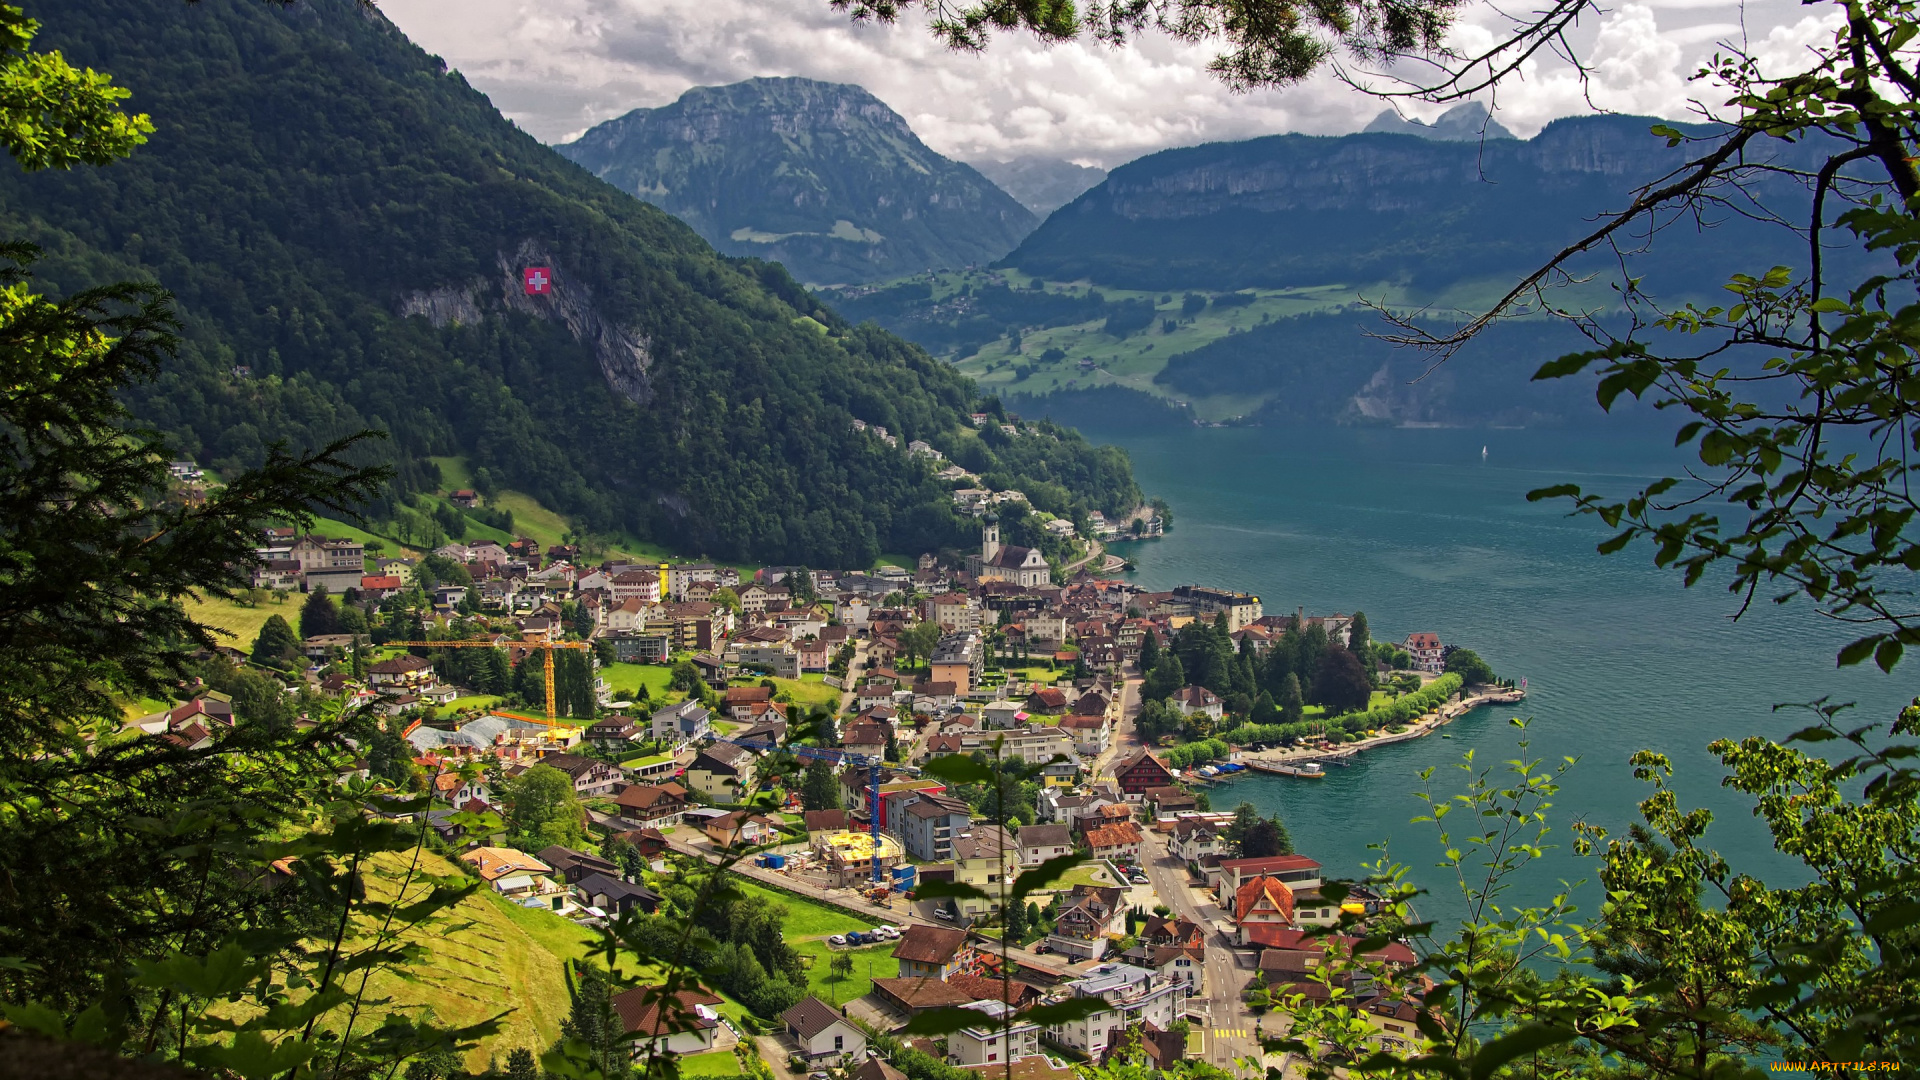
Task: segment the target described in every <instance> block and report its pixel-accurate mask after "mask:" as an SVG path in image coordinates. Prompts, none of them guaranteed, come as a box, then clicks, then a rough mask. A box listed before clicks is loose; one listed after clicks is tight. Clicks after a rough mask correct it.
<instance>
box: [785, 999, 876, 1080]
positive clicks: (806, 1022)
mask: <svg viewBox="0 0 1920 1080" xmlns="http://www.w3.org/2000/svg"><path fill="white" fill-rule="evenodd" d="M780 1020H781V1022H782V1023H783V1024H785V1025H786V1029H787V1036H788V1037H789V1038H791V1039H792V1040H793V1043H794V1046H796V1047H797V1048H798V1049H799V1053H800V1056H801V1057H803V1058H805V1059H806V1061H807V1066H808V1068H819V1067H821V1066H824V1065H842V1064H858V1063H859V1062H862V1061H865V1060H866V1057H867V1035H866V1033H865V1032H863V1031H861V1030H860V1029H859V1028H857V1027H855V1026H854V1025H853V1024H852V1023H851V1022H849V1021H848V1020H847V1019H846V1018H845V1017H843V1016H841V1015H840V1012H839V1010H838V1009H835V1008H834V1007H833V1006H831V1005H829V1004H827V1003H826V1002H824V1001H821V1000H820V999H819V998H817V997H807V998H804V999H802V1000H801V1002H800V1004H798V1005H795V1006H794V1007H793V1008H791V1009H788V1010H787V1011H786V1012H784V1013H781V1014H780Z"/></svg>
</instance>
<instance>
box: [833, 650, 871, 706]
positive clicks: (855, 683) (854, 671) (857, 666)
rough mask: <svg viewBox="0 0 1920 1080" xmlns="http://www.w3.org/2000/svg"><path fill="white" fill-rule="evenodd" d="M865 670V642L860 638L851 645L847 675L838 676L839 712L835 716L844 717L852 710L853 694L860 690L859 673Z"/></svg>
mask: <svg viewBox="0 0 1920 1080" xmlns="http://www.w3.org/2000/svg"><path fill="white" fill-rule="evenodd" d="M866 669H867V641H866V639H865V638H861V639H859V640H858V641H855V642H854V643H853V659H852V660H849V661H848V662H847V673H846V674H845V675H842V676H840V711H839V713H837V714H836V715H837V716H845V715H847V713H848V712H850V711H852V709H853V698H854V694H855V693H857V692H858V691H859V689H860V673H861V672H862V671H865V670H866Z"/></svg>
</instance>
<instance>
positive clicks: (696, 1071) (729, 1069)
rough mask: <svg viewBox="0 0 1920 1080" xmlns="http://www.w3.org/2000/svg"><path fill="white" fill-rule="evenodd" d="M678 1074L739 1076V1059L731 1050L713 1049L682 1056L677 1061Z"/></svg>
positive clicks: (685, 1075)
mask: <svg viewBox="0 0 1920 1080" xmlns="http://www.w3.org/2000/svg"><path fill="white" fill-rule="evenodd" d="M679 1065H680V1075H681V1076H683V1077H706V1076H713V1077H725V1076H739V1075H741V1073H740V1059H739V1058H737V1057H734V1056H733V1051H731V1050H715V1051H712V1052H711V1053H706V1054H695V1055H693V1056H692V1057H683V1058H681V1059H680V1061H679Z"/></svg>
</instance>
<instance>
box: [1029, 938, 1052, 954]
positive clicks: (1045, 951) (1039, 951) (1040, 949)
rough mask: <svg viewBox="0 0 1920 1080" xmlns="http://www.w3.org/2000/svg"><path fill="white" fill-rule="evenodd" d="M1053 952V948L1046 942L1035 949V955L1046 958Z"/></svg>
mask: <svg viewBox="0 0 1920 1080" xmlns="http://www.w3.org/2000/svg"><path fill="white" fill-rule="evenodd" d="M1052 951H1053V946H1051V945H1049V944H1047V943H1046V942H1044V941H1043V942H1041V943H1039V944H1038V945H1035V946H1034V947H1033V954H1034V955H1035V956H1045V955H1047V954H1048V953H1050V952H1052Z"/></svg>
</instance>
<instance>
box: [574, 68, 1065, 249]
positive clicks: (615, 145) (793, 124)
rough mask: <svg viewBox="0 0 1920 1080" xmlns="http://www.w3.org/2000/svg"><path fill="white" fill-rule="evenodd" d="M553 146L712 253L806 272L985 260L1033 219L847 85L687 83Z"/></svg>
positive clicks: (808, 81)
mask: <svg viewBox="0 0 1920 1080" xmlns="http://www.w3.org/2000/svg"><path fill="white" fill-rule="evenodd" d="M556 149H557V150H559V151H560V153H562V154H564V155H566V156H567V157H569V158H571V159H572V160H574V161H576V162H578V163H579V164H581V165H583V166H585V167H586V168H587V169H589V170H591V171H592V172H593V173H594V174H595V175H597V176H599V177H601V178H602V179H604V180H606V181H607V182H608V183H611V184H613V185H614V186H615V187H618V188H621V189H622V190H625V191H629V192H632V193H633V194H635V195H638V196H639V197H640V198H642V199H645V200H647V201H648V202H651V203H653V204H655V205H657V206H659V207H661V208H662V209H664V210H667V211H668V212H670V213H672V214H674V215H676V216H678V217H679V218H681V219H682V220H684V221H685V222H687V224H689V225H691V226H693V228H694V229H695V230H696V231H697V232H699V233H700V234H701V235H702V236H703V237H705V238H706V239H707V240H708V242H710V243H712V244H713V245H714V246H715V247H717V248H719V249H720V250H721V251H723V252H726V253H728V254H732V255H753V256H757V257H760V258H765V259H769V260H774V261H779V262H782V263H785V264H786V266H787V269H788V270H789V271H790V272H792V273H793V274H794V275H795V276H796V277H799V278H801V279H802V280H805V281H808V282H812V283H816V284H846V283H855V282H864V281H873V280H878V279H881V278H887V277H895V276H899V275H901V274H907V273H917V272H919V271H922V270H925V269H927V268H929V267H942V266H947V267H957V266H963V265H967V264H972V263H985V262H991V261H992V260H994V259H997V258H999V257H1000V256H1002V255H1004V254H1006V253H1007V252H1008V251H1009V250H1011V249H1012V248H1013V246H1014V244H1016V243H1018V242H1019V240H1020V238H1021V237H1023V236H1025V235H1026V234H1027V232H1028V231H1030V230H1031V229H1032V228H1033V226H1034V224H1035V219H1034V216H1033V214H1032V213H1031V212H1029V211H1028V210H1027V209H1026V208H1025V207H1023V206H1021V205H1020V204H1019V203H1018V202H1015V201H1014V200H1013V198H1012V197H1011V196H1009V195H1007V194H1006V193H1005V192H1003V191H1001V190H1000V189H999V188H997V187H995V186H994V185H993V183H992V182H990V181H989V180H987V179H986V178H985V177H983V176H981V175H980V174H979V173H978V172H975V171H974V170H973V169H972V168H971V167H969V166H966V165H962V164H960V163H958V162H954V161H950V160H948V159H947V158H944V157H941V156H940V155H939V154H936V153H934V152H933V151H932V150H929V149H928V148H927V147H926V146H925V145H924V144H922V143H921V142H920V140H919V138H918V137H917V136H915V135H914V133H913V129H912V128H911V127H910V126H908V124H907V122H906V120H905V119H903V118H902V117H901V116H900V115H899V114H898V113H896V112H894V111H893V110H892V109H890V108H888V107H887V106H886V104H885V103H884V102H882V101H880V100H879V99H878V98H875V97H874V96H873V95H872V94H869V93H867V92H866V91H865V90H863V89H861V88H860V87H857V86H847V85H842V84H837V83H823V82H816V81H814V80H811V79H749V80H747V81H746V82H742V83H735V84H733V85H731V86H718V87H697V88H695V89H693V90H689V91H687V93H686V94H685V95H683V96H682V97H681V98H680V100H678V101H676V102H674V103H673V104H671V105H667V106H664V107H662V108H658V109H635V110H634V111H633V112H630V113H628V114H626V115H625V116H622V117H620V118H619V119H617V120H610V121H608V122H606V123H604V124H601V125H599V126H598V127H595V128H593V129H592V130H591V131H589V132H587V133H586V134H585V135H583V136H581V137H580V138H579V139H578V140H576V141H574V142H571V143H567V144H565V145H562V146H559V147H556Z"/></svg>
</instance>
